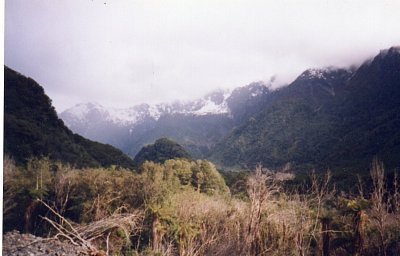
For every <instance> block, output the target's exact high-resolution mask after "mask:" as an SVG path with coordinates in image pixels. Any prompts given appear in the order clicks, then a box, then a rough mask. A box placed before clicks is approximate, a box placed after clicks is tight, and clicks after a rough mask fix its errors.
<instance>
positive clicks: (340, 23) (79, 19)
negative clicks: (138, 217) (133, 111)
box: [4, 0, 400, 112]
mask: <svg viewBox="0 0 400 256" xmlns="http://www.w3.org/2000/svg"><path fill="white" fill-rule="evenodd" d="M398 10H400V2H399V1H395V0H392V1H391V0H388V1H381V0H352V1H350V0H343V1H337V0H322V1H321V0H304V1H298V0H280V1H276V0H274V1H251V2H250V1H215V0H214V1H211V0H205V1H184V0H181V1H179V0H171V1H156V0H143V1H122V0H121V1H111V0H108V1H105V0H103V1H97V0H87V1H86V0H85V1H71V0H60V1H53V0H31V1H24V0H6V1H5V53H4V54H5V65H7V66H9V67H11V68H13V69H15V70H17V71H18V72H21V73H22V74H24V75H26V76H29V77H32V78H33V79H35V80H36V81H37V82H38V83H39V84H40V85H42V86H43V87H44V88H45V91H46V93H47V94H48V95H49V96H50V98H52V100H53V104H54V106H55V107H56V109H57V111H58V112H60V111H63V110H64V109H66V108H68V107H71V106H73V105H75V104H77V103H80V102H88V101H90V102H98V103H100V104H103V105H105V106H111V107H128V106H133V105H136V104H139V103H143V102H146V103H157V102H165V101H172V100H187V99H191V98H196V97H200V96H201V95H203V94H205V93H207V92H210V91H212V90H215V89H218V88H221V89H228V88H235V87H238V86H243V85H246V84H249V83H251V82H253V81H259V80H264V81H269V80H270V78H271V77H273V76H275V77H276V81H277V82H276V83H275V84H276V85H277V86H281V85H284V84H286V83H289V82H291V81H292V80H293V79H295V78H296V76H297V75H299V74H300V73H301V72H302V71H304V70H305V69H307V68H315V67H325V66H338V67H349V66H351V65H360V64H361V63H362V62H363V61H365V60H366V59H368V58H371V57H372V56H374V55H376V54H377V53H378V52H379V50H380V49H385V48H389V47H391V46H393V45H399V44H400V33H398V24H400V15H399V13H398Z"/></svg>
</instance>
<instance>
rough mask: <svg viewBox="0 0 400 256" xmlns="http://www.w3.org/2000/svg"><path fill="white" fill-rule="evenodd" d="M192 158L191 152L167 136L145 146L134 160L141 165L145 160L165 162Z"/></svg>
mask: <svg viewBox="0 0 400 256" xmlns="http://www.w3.org/2000/svg"><path fill="white" fill-rule="evenodd" d="M174 158H185V159H189V160H190V159H191V156H190V154H189V153H188V152H187V151H186V150H185V149H184V148H183V147H182V146H181V145H179V144H178V143H176V142H174V141H172V140H169V139H167V138H161V139H158V140H156V142H154V144H150V145H147V146H144V147H143V148H142V149H141V150H140V151H139V152H138V153H137V155H136V156H135V158H134V162H135V164H136V165H137V166H140V165H141V164H142V163H144V162H145V161H152V162H155V163H161V164H162V163H164V162H165V161H166V160H168V159H174Z"/></svg>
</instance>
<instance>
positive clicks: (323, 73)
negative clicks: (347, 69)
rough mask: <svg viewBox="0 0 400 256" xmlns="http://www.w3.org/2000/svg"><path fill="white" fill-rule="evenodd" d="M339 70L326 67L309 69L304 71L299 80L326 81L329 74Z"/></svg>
mask: <svg viewBox="0 0 400 256" xmlns="http://www.w3.org/2000/svg"><path fill="white" fill-rule="evenodd" d="M339 70H341V69H340V68H337V67H333V66H330V67H326V68H310V69H307V70H306V71H304V72H303V73H302V74H301V75H300V76H299V78H301V79H326V78H327V76H328V75H329V74H331V73H332V72H335V71H339Z"/></svg>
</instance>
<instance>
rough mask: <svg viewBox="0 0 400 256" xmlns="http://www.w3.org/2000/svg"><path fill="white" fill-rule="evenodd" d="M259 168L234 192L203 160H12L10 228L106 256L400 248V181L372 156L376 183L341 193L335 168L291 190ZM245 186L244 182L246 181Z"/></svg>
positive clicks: (387, 251) (7, 168)
mask: <svg viewBox="0 0 400 256" xmlns="http://www.w3.org/2000/svg"><path fill="white" fill-rule="evenodd" d="M281 177H282V176H279V175H277V174H276V173H273V172H269V171H267V170H264V169H262V168H261V167H257V168H256V170H255V172H252V173H251V174H250V175H248V176H243V177H242V178H243V179H238V180H237V181H236V182H235V184H236V185H235V186H232V188H234V189H232V190H231V191H232V192H230V190H229V188H228V187H227V186H226V185H225V182H224V180H223V178H222V176H221V175H220V174H219V173H218V171H217V170H216V169H215V167H214V165H213V164H212V163H210V162H208V161H205V160H197V161H190V160H186V159H174V160H167V161H165V162H164V163H163V164H160V163H153V162H145V163H144V164H143V165H142V166H141V167H140V169H139V172H138V173H136V172H132V171H130V170H125V169H118V170H117V169H115V168H108V169H93V168H90V169H75V168H73V167H71V166H68V165H62V164H58V163H53V162H51V161H49V159H46V158H44V159H31V160H30V161H28V163H27V165H26V166H25V167H17V166H16V165H15V164H14V162H13V161H12V160H11V159H10V158H8V157H6V158H5V161H4V201H3V207H4V228H5V230H6V231H7V230H12V229H18V230H21V231H24V232H30V233H34V234H37V235H43V236H57V237H58V238H59V239H63V240H67V241H70V242H71V243H75V244H78V245H81V246H83V247H85V248H87V251H88V253H94V252H96V253H99V255H101V253H103V254H104V255H105V254H108V255H398V253H399V252H400V242H399V241H400V189H399V183H398V182H399V179H398V177H394V178H393V179H391V180H392V181H393V182H390V184H389V183H388V182H386V177H385V173H384V168H383V165H382V164H381V163H379V162H378V161H374V162H373V164H372V166H371V187H370V189H367V186H363V185H362V183H363V182H362V181H360V183H359V185H358V186H359V192H358V193H357V194H352V195H348V194H345V193H343V192H342V193H339V192H337V191H336V190H335V187H334V185H333V184H331V176H330V174H329V173H326V174H325V175H322V176H318V175H316V174H315V173H312V174H311V175H310V176H309V179H308V182H307V184H305V185H304V186H302V187H298V188H293V187H291V188H290V189H289V188H288V187H287V186H286V185H285V184H286V181H285V179H282V178H281ZM240 184H241V185H240Z"/></svg>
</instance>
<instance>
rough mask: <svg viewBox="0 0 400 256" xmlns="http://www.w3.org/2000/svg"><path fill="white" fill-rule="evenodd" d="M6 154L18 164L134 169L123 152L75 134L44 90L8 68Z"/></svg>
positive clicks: (5, 101) (5, 90) (6, 82)
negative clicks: (33, 161)
mask: <svg viewBox="0 0 400 256" xmlns="http://www.w3.org/2000/svg"><path fill="white" fill-rule="evenodd" d="M4 153H5V154H8V155H10V156H12V157H13V159H14V160H15V161H16V162H17V163H18V164H25V163H27V161H28V160H29V159H30V158H32V157H49V158H50V159H52V160H57V161H61V162H64V163H69V164H72V165H76V166H78V167H85V166H90V167H100V166H103V167H109V166H111V165H116V166H122V167H127V168H133V166H134V165H133V161H132V159H130V158H129V157H128V156H126V155H124V154H123V153H122V152H121V151H120V150H118V149H116V148H114V147H112V146H110V145H105V144H101V143H98V142H94V141H90V140H88V139H85V138H83V137H82V136H80V135H78V134H73V133H72V132H71V131H70V130H69V129H68V128H67V127H66V126H65V125H64V123H63V121H62V120H61V119H59V118H58V117H57V113H56V111H55V110H54V107H53V106H52V105H51V99H50V98H49V97H48V96H47V95H46V94H45V93H44V90H43V88H42V87H41V86H40V85H38V84H37V83H36V82H35V81H34V80H33V79H31V78H28V77H25V76H23V75H21V74H19V73H18V72H16V71H14V70H11V69H10V68H8V67H4Z"/></svg>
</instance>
